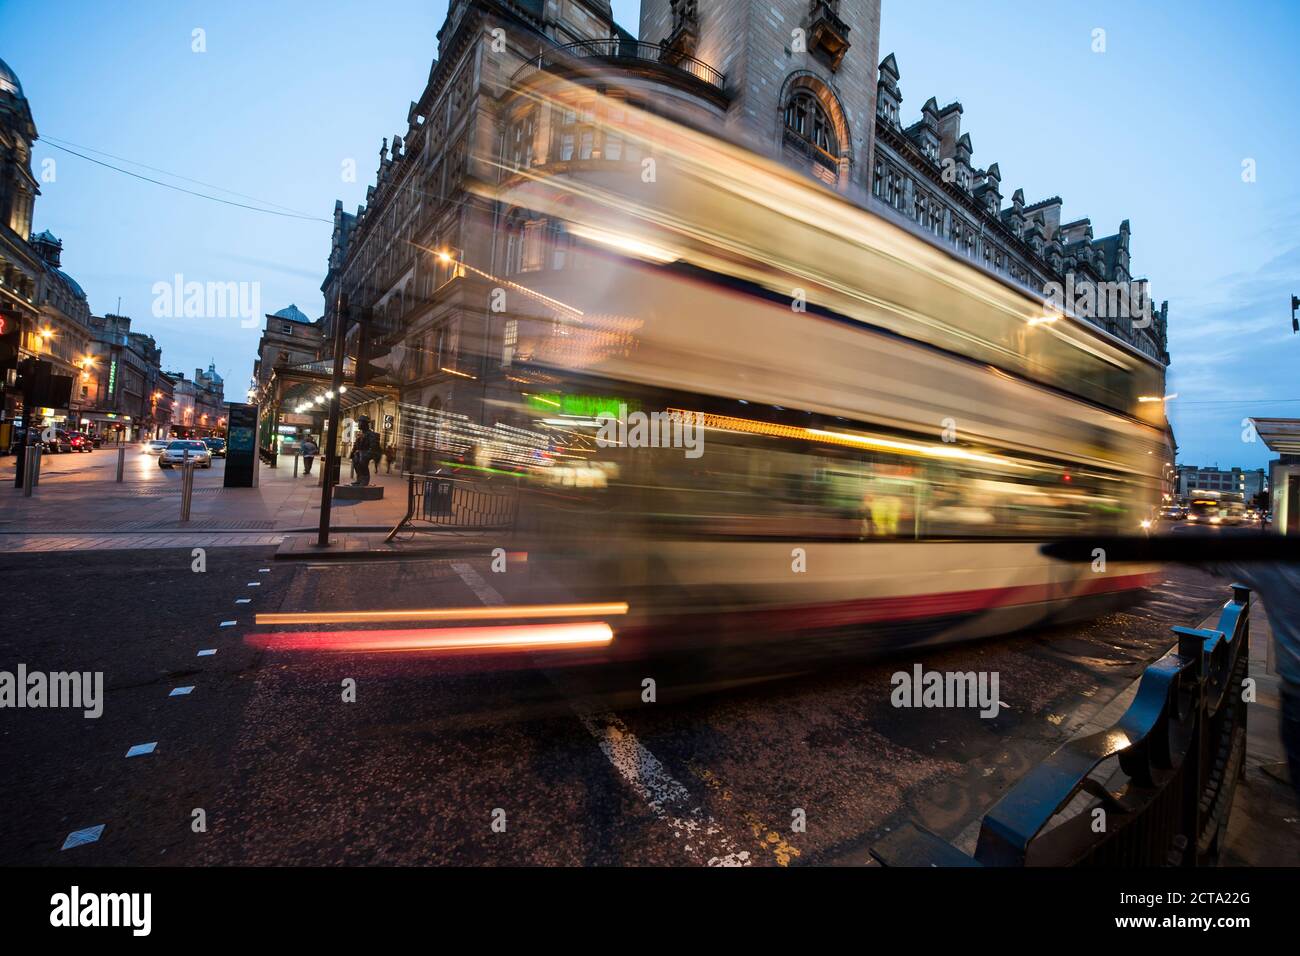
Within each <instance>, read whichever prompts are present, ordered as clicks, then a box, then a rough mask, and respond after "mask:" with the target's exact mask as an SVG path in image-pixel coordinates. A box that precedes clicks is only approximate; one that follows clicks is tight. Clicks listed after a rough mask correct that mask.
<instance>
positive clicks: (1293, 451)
mask: <svg viewBox="0 0 1300 956" xmlns="http://www.w3.org/2000/svg"><path fill="white" fill-rule="evenodd" d="M1250 421H1251V424H1253V425H1254V426H1255V432H1256V433H1257V434H1258V435H1259V437H1260V438H1262V439H1263V440H1264V444H1265V445H1267V446H1268V448H1269V450H1270V451H1275V452H1277V453H1278V454H1279V455H1300V418H1252V419H1251V420H1250Z"/></svg>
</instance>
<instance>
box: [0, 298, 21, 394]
mask: <svg viewBox="0 0 1300 956" xmlns="http://www.w3.org/2000/svg"><path fill="white" fill-rule="evenodd" d="M22 335H23V323H22V319H20V318H19V317H18V315H17V313H14V312H11V311H8V310H6V309H0V380H3V379H4V378H5V374H4V373H5V372H6V371H7V370H8V369H11V368H17V367H18V349H19V346H20V345H21V343H22Z"/></svg>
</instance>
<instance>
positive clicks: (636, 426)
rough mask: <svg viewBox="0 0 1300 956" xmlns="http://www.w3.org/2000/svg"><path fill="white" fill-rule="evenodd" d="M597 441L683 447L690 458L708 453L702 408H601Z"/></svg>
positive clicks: (601, 443) (614, 444)
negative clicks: (610, 410)
mask: <svg viewBox="0 0 1300 956" xmlns="http://www.w3.org/2000/svg"><path fill="white" fill-rule="evenodd" d="M596 421H598V422H600V427H599V429H597V431H596V444H597V445H598V446H599V447H601V448H681V449H684V450H685V453H686V457H687V458H699V457H700V456H701V455H703V454H704V423H703V416H701V415H700V414H699V413H698V412H679V411H672V412H652V413H650V414H648V415H647V414H646V413H645V412H631V413H629V412H628V410H627V406H626V405H623V404H620V405H619V406H618V414H617V415H615V414H614V413H613V412H599V413H597V415H596Z"/></svg>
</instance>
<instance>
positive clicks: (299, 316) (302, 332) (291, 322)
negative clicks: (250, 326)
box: [253, 207, 341, 390]
mask: <svg viewBox="0 0 1300 956" xmlns="http://www.w3.org/2000/svg"><path fill="white" fill-rule="evenodd" d="M340 211H341V207H340V209H339V210H336V213H335V215H336V221H337V215H338V212H340ZM322 345H323V340H322V336H321V322H320V320H319V319H318V320H316V321H312V320H311V319H309V318H307V316H306V315H305V314H304V313H303V311H302V310H301V309H299V308H298V307H297V306H296V305H289V306H287V307H286V308H283V309H281V310H280V311H279V312H274V313H272V314H270V315H267V316H266V325H265V326H263V328H262V338H261V339H260V341H258V343H257V359H256V361H254V362H253V383H254V385H256V387H257V388H258V389H259V390H261V389H265V388H266V386H267V384H268V383H269V382H270V381H271V373H272V372H273V371H274V370H275V369H276V368H277V367H285V366H291V365H302V364H303V363H306V362H314V361H316V360H317V359H318V358H319V357H320V353H321V348H322Z"/></svg>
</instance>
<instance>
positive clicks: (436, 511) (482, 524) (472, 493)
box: [384, 474, 519, 541]
mask: <svg viewBox="0 0 1300 956" xmlns="http://www.w3.org/2000/svg"><path fill="white" fill-rule="evenodd" d="M518 513H519V487H518V485H516V484H515V483H514V482H513V481H511V480H506V481H486V480H483V481H478V480H472V479H466V478H453V477H451V476H448V475H421V474H411V475H408V476H407V485H406V514H405V515H403V516H402V520H401V521H399V522H398V523H397V526H396V527H395V528H393V530H392V531H390V532H388V537H386V538H385V539H384V540H385V541H392V540H393V538H395V537H396V536H397V535H398V533H399V532H402V531H412V532H414V531H501V530H511V529H513V528H514V524H515V518H516V516H517V515H518ZM417 522H421V523H422V524H423V526H421V525H420V524H417Z"/></svg>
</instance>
